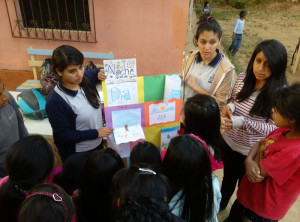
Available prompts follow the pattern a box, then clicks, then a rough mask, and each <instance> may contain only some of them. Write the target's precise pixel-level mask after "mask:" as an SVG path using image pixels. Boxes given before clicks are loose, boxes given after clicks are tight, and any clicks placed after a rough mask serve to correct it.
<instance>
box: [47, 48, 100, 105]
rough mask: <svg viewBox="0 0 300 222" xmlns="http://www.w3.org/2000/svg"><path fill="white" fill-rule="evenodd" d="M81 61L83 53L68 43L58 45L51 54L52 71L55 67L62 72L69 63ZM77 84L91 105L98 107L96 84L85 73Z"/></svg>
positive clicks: (77, 63) (79, 63) (73, 63)
mask: <svg viewBox="0 0 300 222" xmlns="http://www.w3.org/2000/svg"><path fill="white" fill-rule="evenodd" d="M83 61H84V57H83V54H82V53H81V52H80V51H79V50H78V49H76V48H74V47H72V46H69V45H62V46H59V47H58V48H56V49H55V50H54V51H53V54H52V62H53V70H54V72H56V69H58V70H59V71H60V72H63V71H64V70H65V69H66V68H67V67H68V66H69V65H82V64H83ZM79 85H80V86H81V87H82V89H83V91H84V93H85V94H86V98H87V100H88V101H89V103H90V104H91V106H93V107H94V108H99V107H100V102H99V94H98V91H97V88H96V86H95V85H93V84H92V83H91V81H90V80H89V78H88V77H86V76H85V75H83V78H82V82H81V83H80V84H79Z"/></svg>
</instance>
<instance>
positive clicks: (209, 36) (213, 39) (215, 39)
mask: <svg viewBox="0 0 300 222" xmlns="http://www.w3.org/2000/svg"><path fill="white" fill-rule="evenodd" d="M221 39H222V29H221V26H220V25H219V23H218V22H217V21H216V20H215V19H214V18H213V17H211V16H207V15H203V16H201V18H200V24H199V26H198V28H197V32H196V34H195V36H194V39H193V42H194V45H195V46H197V47H198V50H199V53H200V55H201V58H202V60H206V61H211V60H213V59H214V57H215V56H216V50H217V48H218V46H219V45H220V44H221Z"/></svg>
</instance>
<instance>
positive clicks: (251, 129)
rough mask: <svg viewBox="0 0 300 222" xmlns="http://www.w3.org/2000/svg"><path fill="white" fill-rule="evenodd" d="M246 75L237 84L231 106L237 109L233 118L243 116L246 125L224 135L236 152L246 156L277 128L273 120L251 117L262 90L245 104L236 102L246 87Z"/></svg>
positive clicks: (237, 80) (240, 77) (256, 92)
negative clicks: (252, 109) (251, 111)
mask: <svg viewBox="0 0 300 222" xmlns="http://www.w3.org/2000/svg"><path fill="white" fill-rule="evenodd" d="M245 76H246V74H245V73H241V74H240V75H239V76H238V77H237V79H236V82H235V85H234V88H233V91H232V96H231V99H230V100H229V104H231V106H232V105H233V106H234V107H235V110H234V112H233V116H243V117H244V123H243V125H242V127H238V128H233V129H231V130H230V131H228V132H226V133H224V134H223V137H224V139H225V141H226V142H227V144H228V145H229V146H230V147H231V148H232V149H233V150H234V151H237V152H239V153H241V154H243V155H245V156H247V155H248V153H249V150H250V149H251V148H252V146H253V145H254V144H255V143H256V142H258V141H259V140H261V139H262V138H264V137H266V136H267V135H268V134H269V133H270V132H272V131H273V130H274V129H276V128H277V127H276V126H275V123H274V121H273V120H272V119H269V120H268V122H266V118H264V117H261V116H257V115H252V116H251V115H250V110H251V108H252V107H253V105H254V102H255V100H256V97H257V96H258V95H259V93H260V90H256V91H254V92H253V93H252V94H251V96H250V97H249V98H248V99H246V100H244V101H243V102H238V101H237V100H236V95H237V94H238V93H239V92H240V91H241V89H242V87H243V85H244V78H245Z"/></svg>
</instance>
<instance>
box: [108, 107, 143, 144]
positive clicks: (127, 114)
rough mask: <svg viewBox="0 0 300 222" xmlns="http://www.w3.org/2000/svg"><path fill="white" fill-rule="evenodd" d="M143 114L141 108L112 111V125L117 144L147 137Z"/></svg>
mask: <svg viewBox="0 0 300 222" xmlns="http://www.w3.org/2000/svg"><path fill="white" fill-rule="evenodd" d="M141 116H142V113H141V108H137V109H127V110H121V111H113V112H112V127H113V128H114V137H115V141H116V144H121V143H128V142H131V141H136V140H139V139H145V135H144V131H143V129H142V126H141Z"/></svg>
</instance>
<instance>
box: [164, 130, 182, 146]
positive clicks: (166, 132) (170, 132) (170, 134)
mask: <svg viewBox="0 0 300 222" xmlns="http://www.w3.org/2000/svg"><path fill="white" fill-rule="evenodd" d="M179 129H180V127H179V126H175V127H171V128H165V129H161V131H160V132H161V137H160V148H161V149H164V148H167V147H168V146H169V143H170V141H171V139H172V138H173V137H175V136H178V133H177V131H178V130H179Z"/></svg>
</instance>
